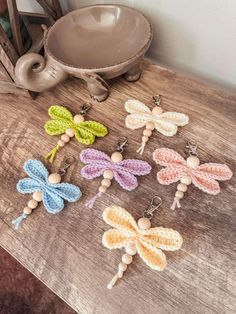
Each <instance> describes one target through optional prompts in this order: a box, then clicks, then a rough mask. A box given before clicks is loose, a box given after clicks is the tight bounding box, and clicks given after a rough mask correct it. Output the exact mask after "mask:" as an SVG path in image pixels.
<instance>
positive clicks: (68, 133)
mask: <svg viewBox="0 0 236 314" xmlns="http://www.w3.org/2000/svg"><path fill="white" fill-rule="evenodd" d="M66 134H67V135H68V136H69V137H73V136H74V135H75V132H74V130H73V129H71V128H69V129H67V130H66Z"/></svg>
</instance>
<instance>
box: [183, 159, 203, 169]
mask: <svg viewBox="0 0 236 314" xmlns="http://www.w3.org/2000/svg"><path fill="white" fill-rule="evenodd" d="M186 162H187V165H188V166H189V168H191V169H197V167H198V166H199V165H200V160H199V159H198V158H197V157H196V156H190V157H188V158H187V160H186Z"/></svg>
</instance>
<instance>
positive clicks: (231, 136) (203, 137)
mask: <svg viewBox="0 0 236 314" xmlns="http://www.w3.org/2000/svg"><path fill="white" fill-rule="evenodd" d="M110 85H111V94H110V97H109V98H108V99H107V100H106V101H105V102H103V103H95V102H93V101H92V102H93V104H94V108H93V109H92V110H91V111H90V112H89V115H88V117H89V118H91V119H95V120H98V121H101V122H104V123H105V124H107V125H108V127H110V133H109V135H108V136H107V137H106V138H104V139H99V140H97V141H96V143H95V144H94V145H93V147H94V148H98V149H102V150H105V151H107V152H108V153H112V151H113V147H114V146H115V144H116V141H117V138H118V137H119V136H123V135H125V136H128V138H129V143H130V144H129V147H128V148H127V150H126V152H125V156H126V157H129V158H132V157H135V158H137V157H138V155H137V154H136V153H135V151H136V149H137V147H138V145H139V143H140V138H141V134H142V130H138V131H131V130H126V129H125V128H124V119H125V116H126V113H125V111H124V109H123V104H124V102H125V101H126V100H127V99H129V98H137V99H139V100H140V101H143V102H145V103H147V104H148V103H150V101H151V97H152V96H153V95H154V94H157V93H159V94H161V95H162V96H163V107H164V109H165V110H177V111H180V112H185V113H187V114H189V116H190V124H189V125H188V126H186V127H184V128H182V129H180V131H179V133H178V135H176V136H175V137H173V138H166V137H164V136H162V135H160V134H155V135H153V137H152V138H151V139H150V142H149V143H148V146H147V149H146V152H145V155H144V157H143V159H145V160H147V161H150V163H151V164H152V165H153V171H152V173H151V174H150V175H148V176H146V177H143V178H139V183H140V185H139V187H138V189H137V190H135V191H133V192H129V193H128V192H125V191H124V190H122V189H121V188H119V187H118V185H117V184H116V183H113V184H112V187H111V188H110V190H109V193H108V194H107V195H106V196H104V197H102V198H101V199H99V200H98V201H97V203H96V204H95V207H94V208H93V209H92V210H89V209H87V208H86V207H85V205H84V204H85V201H86V199H87V197H89V196H91V195H93V194H94V193H95V192H96V191H97V188H98V186H99V183H100V181H101V180H100V179H97V180H94V181H92V182H90V181H86V180H84V179H82V178H81V176H80V169H81V167H82V164H81V163H80V162H79V161H78V162H77V163H76V164H74V165H73V166H71V168H70V169H69V170H68V173H67V175H66V176H65V180H66V181H71V182H73V183H75V184H78V185H79V186H80V187H81V189H82V191H83V193H84V195H83V198H82V200H81V201H79V202H77V203H74V204H70V205H67V206H66V208H65V210H64V211H63V212H62V213H60V214H58V215H53V216H50V215H49V214H47V213H46V211H45V210H44V209H43V208H42V207H40V208H38V209H37V210H35V212H34V213H33V215H32V216H31V217H30V218H29V219H28V220H27V221H26V222H25V223H24V224H23V226H22V229H20V230H19V231H15V230H14V229H13V227H12V225H11V220H12V219H13V218H15V217H16V215H18V214H19V212H20V211H21V209H22V208H23V207H24V206H25V204H26V202H27V200H28V199H29V197H28V196H23V195H20V194H19V193H17V192H16V189H15V185H16V183H17V181H18V180H19V178H21V177H23V176H24V173H23V170H22V165H23V163H24V161H25V160H27V159H29V158H31V157H36V158H42V159H43V157H42V156H43V155H44V154H45V153H47V152H48V150H49V149H50V148H52V147H53V145H55V143H56V141H57V139H56V138H54V137H50V136H48V135H46V134H45V133H44V130H43V123H44V122H45V121H47V119H48V116H47V109H48V107H49V106H50V105H52V104H62V105H67V106H68V108H70V109H71V110H72V111H73V112H74V113H76V112H78V110H79V106H80V105H81V104H82V103H83V102H84V101H91V100H90V98H89V96H88V93H87V90H86V89H85V85H84V84H83V83H82V82H81V81H80V80H76V79H71V80H68V81H67V82H65V83H64V84H63V85H60V86H58V87H57V88H55V89H53V90H52V91H49V92H45V93H42V94H40V95H39V97H38V98H37V99H36V101H31V100H30V99H29V98H28V97H25V96H24V95H19V96H18V97H17V99H16V97H15V96H12V95H2V96H1V99H0V108H1V134H0V143H1V155H0V158H1V163H0V179H1V180H0V182H1V184H0V193H1V196H2V197H1V202H0V244H1V245H2V246H3V247H4V248H5V249H6V250H7V251H8V252H10V253H11V254H12V255H13V256H14V257H15V258H17V259H18V260H19V261H20V262H21V263H22V264H23V265H24V266H25V267H26V268H28V269H29V270H30V271H31V272H32V273H34V274H35V275H36V276H37V277H38V278H39V279H40V280H42V281H43V282H44V283H45V284H46V285H47V286H48V287H50V288H51V289H52V290H53V291H54V292H56V293H57V294H58V295H59V296H60V297H62V298H63V299H64V300H65V301H66V302H68V303H69V304H70V305H71V306H72V307H73V308H74V309H75V310H77V311H78V312H79V313H106V314H107V313H115V314H116V313H125V314H126V313H132V312H134V313H142V314H145V313H147V314H152V313H155V314H156V313H158V314H162V313H173V312H174V313H195V314H196V313H201V314H202V313H235V312H236V285H235V278H236V274H235V258H236V253H235V252H236V244H235V236H236V211H235V195H236V193H235V192H236V191H235V190H236V188H235V186H236V178H235V176H234V177H233V178H232V180H231V181H228V182H223V183H222V182H221V183H220V185H221V188H222V192H221V193H220V194H219V195H217V196H210V195H207V194H205V193H203V192H201V191H199V190H198V189H196V188H194V187H190V188H189V191H188V193H187V195H186V198H185V199H184V200H183V201H182V208H181V209H178V210H176V211H170V210H169V206H170V204H171V202H172V199H173V194H174V192H175V189H176V185H175V184H173V185H171V186H167V187H166V186H161V185H160V184H158V183H157V182H156V172H157V170H158V169H160V167H158V166H156V165H155V164H154V162H152V160H151V155H152V152H153V150H154V149H155V148H157V147H163V146H165V147H169V148H173V149H176V150H177V151H179V152H180V153H182V154H183V152H184V149H185V144H186V140H187V139H190V138H193V139H195V140H197V142H198V144H199V158H200V160H201V161H202V163H203V162H208V161H215V162H222V163H223V162H225V163H227V164H228V165H229V166H230V168H231V169H232V170H233V172H234V171H235V170H236V164H235V151H236V149H235V148H236V147H235V146H236V145H235V138H236V134H235V133H236V131H235V117H236V96H233V95H229V94H227V93H225V92H222V91H219V90H216V89H215V88H212V87H209V86H207V85H205V84H202V83H200V82H197V81H194V80H193V79H190V78H187V77H184V76H181V75H178V74H176V73H174V72H172V71H169V70H166V69H164V68H161V67H158V66H155V65H148V64H144V73H143V75H142V77H141V79H140V80H139V81H138V82H135V83H127V82H125V81H124V80H123V79H122V78H120V79H117V80H113V81H111V82H110ZM82 148H83V147H82V145H80V144H78V143H76V142H75V141H72V142H71V143H70V144H69V145H67V147H66V148H64V149H63V153H62V152H61V153H60V154H59V156H58V158H57V160H56V162H55V165H53V166H51V167H50V166H49V168H51V169H52V170H53V169H54V170H55V169H58V167H59V165H60V162H61V161H62V159H63V157H64V156H67V155H70V154H72V155H75V156H76V157H78V155H79V152H80V151H81V149H82ZM156 194H158V195H161V196H162V198H163V202H164V205H163V209H162V211H161V212H160V213H159V214H156V215H155V216H154V219H153V222H152V224H153V226H154V225H155V226H158V225H163V226H165V227H172V228H174V229H176V230H178V231H179V232H180V233H181V234H182V235H183V238H184V244H183V247H182V249H181V250H180V251H178V252H173V253H171V252H170V253H169V252H168V253H167V258H168V262H169V264H168V267H167V268H166V270H165V271H164V272H160V273H159V272H154V271H152V270H151V269H149V268H148V267H146V266H145V265H144V264H143V262H142V261H141V260H140V259H139V258H138V257H135V260H134V262H133V263H132V266H131V267H129V270H128V271H127V272H126V274H125V276H124V278H123V279H122V281H120V282H119V284H118V285H117V286H116V287H115V288H114V289H112V290H111V291H109V290H107V288H106V284H107V282H108V281H109V280H110V279H111V277H112V276H113V275H114V273H115V271H116V269H117V265H118V263H119V262H120V259H121V254H122V253H121V252H120V251H119V250H116V251H109V250H107V249H105V248H103V247H102V245H101V237H102V234H103V232H104V231H105V230H107V229H108V228H109V227H108V226H107V225H106V224H105V223H104V222H103V220H102V218H101V214H102V211H103V210H104V209H105V207H106V206H108V205H110V204H112V203H116V204H119V205H120V206H123V207H125V208H126V209H128V210H129V211H130V212H131V213H132V214H133V215H134V217H135V218H139V217H140V215H141V214H142V212H143V210H144V208H146V206H147V203H148V202H149V200H150V198H151V197H152V196H153V195H156Z"/></svg>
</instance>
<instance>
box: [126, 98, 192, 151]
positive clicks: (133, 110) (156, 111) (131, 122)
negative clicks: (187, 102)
mask: <svg viewBox="0 0 236 314" xmlns="http://www.w3.org/2000/svg"><path fill="white" fill-rule="evenodd" d="M153 99H154V102H155V104H156V106H155V107H154V108H153V109H152V110H150V109H149V108H148V107H147V106H146V105H145V104H143V103H142V102H140V101H138V100H135V99H130V100H128V101H126V103H125V109H126V111H127V112H128V113H130V114H129V115H128V116H127V117H126V119H125V124H126V127H127V128H129V129H132V130H135V129H140V128H142V127H144V126H145V130H144V131H143V137H142V144H141V146H140V147H139V149H138V150H137V153H140V155H142V154H143V152H144V148H145V145H146V143H147V142H148V140H149V137H150V136H151V135H152V131H153V130H154V129H156V130H157V131H158V132H160V133H161V134H163V135H165V136H173V135H175V134H176V133H177V130H178V126H184V125H186V124H188V122H189V117H188V116H187V115H186V114H184V113H178V112H163V109H162V108H161V107H160V104H161V96H159V95H158V96H154V97H153Z"/></svg>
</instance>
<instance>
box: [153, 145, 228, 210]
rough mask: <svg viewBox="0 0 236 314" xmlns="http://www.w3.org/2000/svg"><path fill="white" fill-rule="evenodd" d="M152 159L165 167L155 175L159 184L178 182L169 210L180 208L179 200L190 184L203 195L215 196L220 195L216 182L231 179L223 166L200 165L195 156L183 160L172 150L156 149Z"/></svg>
mask: <svg viewBox="0 0 236 314" xmlns="http://www.w3.org/2000/svg"><path fill="white" fill-rule="evenodd" d="M153 159H154V161H155V162H156V163H157V164H159V165H161V166H164V167H166V168H165V169H162V170H160V171H159V172H158V173H157V180H158V181H159V183H161V184H164V185H169V184H171V183H174V182H177V181H179V180H180V184H178V186H177V192H176V193H175V198H174V202H173V204H172V206H171V209H175V207H176V206H177V207H178V208H179V207H181V206H180V199H182V198H183V197H184V192H186V191H187V188H188V187H187V186H188V185H190V184H191V183H193V184H194V185H195V186H196V187H197V188H199V189H200V190H202V191H203V192H205V193H208V194H212V195H216V194H218V193H220V186H219V183H218V182H217V181H216V180H220V181H224V180H229V179H230V178H231V177H232V171H231V170H230V169H229V167H228V166H227V165H225V164H217V163H205V164H202V165H200V160H199V159H198V158H197V157H196V156H194V155H191V154H190V156H189V157H188V158H187V159H186V160H185V159H184V158H183V157H182V156H180V155H179V154H178V153H177V152H175V151H174V150H173V149H168V148H160V149H156V150H155V152H154V153H153Z"/></svg>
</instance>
